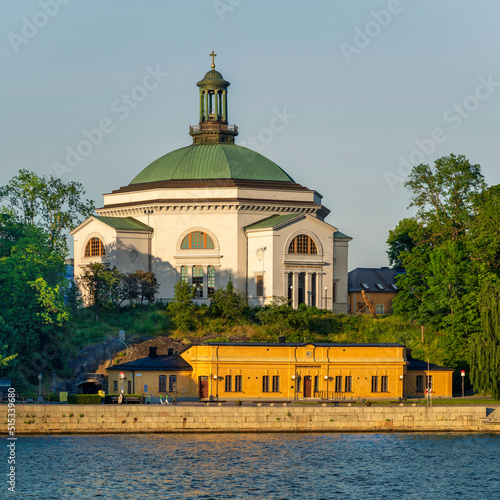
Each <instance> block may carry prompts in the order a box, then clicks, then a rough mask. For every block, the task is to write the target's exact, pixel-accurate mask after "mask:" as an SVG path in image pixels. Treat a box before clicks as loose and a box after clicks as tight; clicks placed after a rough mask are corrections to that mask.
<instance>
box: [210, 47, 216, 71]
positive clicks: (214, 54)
mask: <svg viewBox="0 0 500 500" xmlns="http://www.w3.org/2000/svg"><path fill="white" fill-rule="evenodd" d="M208 55H209V56H211V57H212V69H214V68H215V57H216V56H217V54H216V53H215V52H214V51H213V50H212V53H211V54H208Z"/></svg>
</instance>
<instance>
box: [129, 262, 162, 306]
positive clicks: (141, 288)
mask: <svg viewBox="0 0 500 500" xmlns="http://www.w3.org/2000/svg"><path fill="white" fill-rule="evenodd" d="M132 279H134V280H135V281H136V283H137V289H138V298H139V301H140V304H141V310H142V309H143V304H144V301H145V300H147V301H148V302H149V303H152V302H154V300H155V297H156V295H157V294H158V290H159V289H160V285H159V283H158V281H157V279H156V276H155V274H154V273H152V272H150V271H141V270H137V271H136V272H135V273H132Z"/></svg>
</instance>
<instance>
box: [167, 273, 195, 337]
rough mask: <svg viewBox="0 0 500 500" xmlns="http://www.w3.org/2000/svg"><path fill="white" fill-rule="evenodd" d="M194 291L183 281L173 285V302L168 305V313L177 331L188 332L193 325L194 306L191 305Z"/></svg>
mask: <svg viewBox="0 0 500 500" xmlns="http://www.w3.org/2000/svg"><path fill="white" fill-rule="evenodd" d="M195 291H196V290H195V288H194V287H193V286H192V285H190V284H189V283H188V282H187V281H184V280H183V279H180V280H179V281H177V283H176V284H175V285H174V300H172V301H171V302H170V303H169V304H168V311H169V313H170V314H171V316H172V321H173V322H174V325H175V326H176V328H178V329H179V330H185V331H189V330H191V329H192V328H193V327H194V325H195V319H194V311H195V308H196V306H195V305H194V303H193V298H194V295H195Z"/></svg>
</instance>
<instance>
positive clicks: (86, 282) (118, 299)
mask: <svg viewBox="0 0 500 500" xmlns="http://www.w3.org/2000/svg"><path fill="white" fill-rule="evenodd" d="M76 281H77V283H78V286H79V287H80V288H81V289H82V291H83V298H84V302H85V304H86V305H87V306H90V307H92V308H93V309H94V312H95V319H96V321H99V313H100V311H102V309H103V308H104V307H106V306H107V305H108V304H110V303H111V304H113V305H114V307H115V309H116V311H117V312H120V307H121V305H122V304H123V303H124V302H125V301H128V302H129V303H133V302H135V301H139V302H140V304H141V309H142V307H143V305H144V301H148V302H149V303H151V302H154V299H155V296H156V295H157V293H158V290H159V288H160V285H159V284H158V281H157V279H156V277H155V275H154V273H151V272H148V271H141V270H137V271H135V272H134V273H129V274H125V273H122V272H121V271H120V270H119V269H118V268H117V267H116V266H113V268H111V269H110V268H108V267H107V266H105V265H104V264H101V263H100V262H93V263H91V264H88V265H87V266H85V268H84V269H83V271H82V273H81V274H79V275H78V276H77V277H76Z"/></svg>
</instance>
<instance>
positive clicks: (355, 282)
mask: <svg viewBox="0 0 500 500" xmlns="http://www.w3.org/2000/svg"><path fill="white" fill-rule="evenodd" d="M404 272H405V271H404V270H403V269H390V268H389V267H375V268H374V267H358V268H356V269H354V270H353V271H351V272H350V273H349V274H348V291H349V292H361V290H365V291H366V292H370V293H371V292H397V291H398V290H397V289H396V288H394V287H393V286H392V285H396V276H398V275H399V274H404ZM363 283H364V284H365V285H367V286H368V288H367V287H366V286H363ZM378 285H381V286H382V288H380V287H379V286H378Z"/></svg>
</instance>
